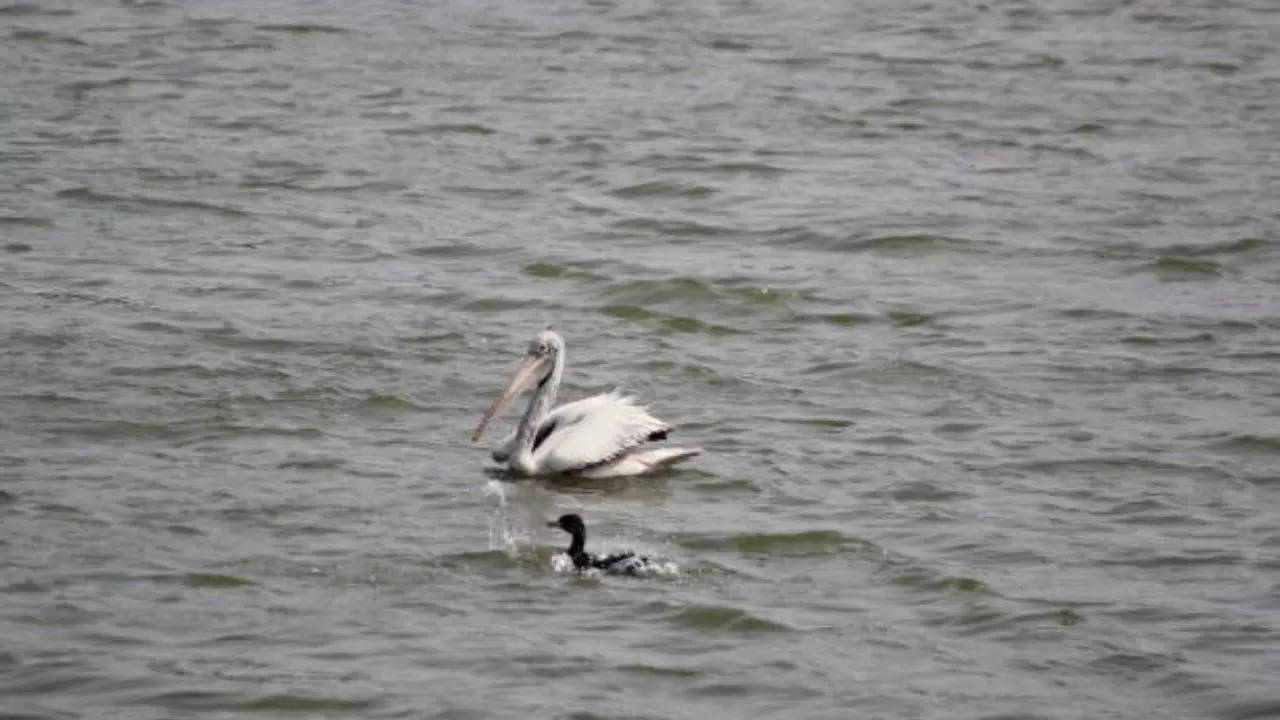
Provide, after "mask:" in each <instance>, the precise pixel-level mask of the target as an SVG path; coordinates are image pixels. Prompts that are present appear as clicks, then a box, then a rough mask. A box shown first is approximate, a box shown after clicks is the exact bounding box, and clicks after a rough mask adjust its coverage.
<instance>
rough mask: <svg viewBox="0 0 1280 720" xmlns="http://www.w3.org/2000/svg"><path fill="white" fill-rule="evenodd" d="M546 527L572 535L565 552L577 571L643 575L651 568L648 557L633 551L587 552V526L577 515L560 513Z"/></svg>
mask: <svg viewBox="0 0 1280 720" xmlns="http://www.w3.org/2000/svg"><path fill="white" fill-rule="evenodd" d="M547 527H558V528H560V529H561V530H564V531H565V532H567V533H569V534H570V535H572V536H573V540H572V541H570V542H569V548H568V549H567V550H565V554H566V555H568V556H569V559H570V560H572V561H573V567H574V568H575V569H576V570H578V571H579V572H582V571H583V570H590V569H592V568H594V569H596V570H599V571H601V572H603V573H606V574H609V575H644V574H646V573H647V572H648V571H649V570H650V569H652V564H651V563H650V561H649V558H648V557H646V556H644V555H637V554H635V553H634V552H620V553H614V554H613V555H605V556H604V557H601V556H599V555H592V554H591V553H589V552H587V551H586V550H585V549H583V546H585V545H586V544H587V526H586V525H585V524H583V522H582V517H581V516H579V515H575V514H573V513H570V514H568V515H561V516H560V518H559V519H558V520H552V521H551V522H548V523H547Z"/></svg>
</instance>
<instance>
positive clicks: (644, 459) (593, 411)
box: [471, 328, 702, 478]
mask: <svg viewBox="0 0 1280 720" xmlns="http://www.w3.org/2000/svg"><path fill="white" fill-rule="evenodd" d="M563 374H564V340H562V339H561V338H560V336H559V335H557V334H556V333H555V332H554V331H552V330H551V329H550V328H547V329H546V330H543V331H542V332H540V333H538V336H537V337H535V338H534V339H533V342H531V343H529V349H528V351H527V352H526V353H525V356H524V360H523V361H522V362H521V363H520V367H518V368H517V369H516V372H515V374H514V375H512V377H511V382H509V383H508V384H507V387H506V389H505V390H503V391H502V393H501V394H499V395H498V398H497V399H496V400H494V401H493V405H492V406H490V408H489V411H488V412H486V413H485V414H484V418H482V419H481V420H480V425H479V426H478V427H477V428H476V431H475V434H474V435H472V436H471V441H472V442H476V441H478V440H479V439H480V438H481V437H482V436H483V435H484V431H485V429H486V428H488V427H489V422H490V421H491V420H493V418H494V417H495V416H497V415H498V413H500V412H502V410H503V409H504V408H506V407H507V405H509V404H510V403H511V401H512V400H514V399H516V398H517V397H519V396H520V394H521V393H523V392H524V391H525V390H526V389H527V388H529V387H530V386H532V385H535V384H536V386H537V389H536V390H534V392H533V398H532V399H530V400H529V407H528V409H527V410H525V411H524V417H523V418H522V419H521V420H520V426H519V427H518V428H517V429H516V431H515V432H514V433H512V434H511V435H510V436H508V437H507V438H506V439H505V440H503V441H502V442H501V443H499V445H498V446H497V447H496V448H494V450H493V459H494V461H495V462H498V463H506V464H507V466H508V467H509V468H510V469H511V471H512V472H513V473H515V474H516V475H558V474H568V475H575V476H577V477H587V478H605V477H619V476H623V475H640V474H642V473H646V472H649V471H650V470H656V469H658V468H662V467H667V466H669V465H674V464H676V463H678V462H680V461H681V460H686V459H688V458H691V457H693V456H694V455H697V454H698V453H700V452H702V448H680V447H665V448H642V447H641V445H643V444H644V443H645V442H646V441H648V440H663V439H666V437H667V432H668V431H669V430H670V428H671V426H670V425H667V424H666V423H665V422H663V421H661V420H659V419H657V418H655V417H653V416H652V415H650V414H649V413H648V411H647V410H646V409H645V408H643V407H640V406H638V405H636V404H635V401H634V399H633V398H630V397H626V396H624V395H622V393H621V392H619V391H618V390H614V391H612V392H608V393H602V394H600V395H595V396H593V397H589V398H583V399H582V400H578V401H577V402H571V403H568V404H565V405H561V406H560V407H558V408H556V409H555V410H551V406H552V405H553V404H554V403H555V401H556V392H557V391H558V390H559V389H560V377H561V375H563Z"/></svg>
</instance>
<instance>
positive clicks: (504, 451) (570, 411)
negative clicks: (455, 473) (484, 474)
mask: <svg viewBox="0 0 1280 720" xmlns="http://www.w3.org/2000/svg"><path fill="white" fill-rule="evenodd" d="M616 392H617V391H614V392H612V393H603V394H600V395H592V396H591V397H587V398H582V399H581V400H574V401H573V402H571V403H565V404H564V405H561V406H560V407H558V408H556V409H555V410H552V411H551V412H549V413H547V416H546V417H544V418H542V422H540V423H538V429H537V431H535V432H534V437H539V436H541V435H542V434H543V433H544V432H546V428H548V427H551V428H554V427H556V426H558V425H560V424H561V423H562V422H564V421H565V419H566V418H570V417H572V418H576V417H579V416H580V415H582V414H584V413H586V412H589V411H590V410H591V408H593V407H595V406H597V405H600V404H601V403H607V402H610V401H611V399H613V396H614V395H615V394H616ZM517 430H519V428H517V429H516V430H512V431H511V432H510V433H508V434H507V436H506V437H504V438H502V441H501V442H499V443H498V444H497V445H494V446H493V451H492V452H493V461H494V462H498V463H504V462H506V461H507V459H508V458H510V457H511V453H512V452H514V451H515V449H516V432H517Z"/></svg>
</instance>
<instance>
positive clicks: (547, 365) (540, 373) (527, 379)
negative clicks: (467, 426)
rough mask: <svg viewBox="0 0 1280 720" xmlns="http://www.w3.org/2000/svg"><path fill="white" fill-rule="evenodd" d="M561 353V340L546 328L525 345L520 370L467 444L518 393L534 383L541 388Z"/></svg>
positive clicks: (482, 432) (473, 439)
mask: <svg viewBox="0 0 1280 720" xmlns="http://www.w3.org/2000/svg"><path fill="white" fill-rule="evenodd" d="M563 354H564V340H562V339H561V338H560V336H559V335H558V334H556V332H555V331H554V330H552V329H551V328H550V327H548V328H547V329H546V330H543V331H542V332H540V333H538V334H537V336H536V337H534V338H533V342H530V343H529V349H528V350H527V351H526V352H525V354H524V359H523V360H521V361H520V367H518V368H516V372H515V374H514V375H512V376H511V381H510V382H508V383H507V387H506V389H504V390H503V391H502V394H500V395H498V399H497V400H494V401H493V405H492V406H490V407H489V411H488V412H486V413H485V414H484V417H483V418H482V419H481V420H480V425H479V426H478V427H477V428H476V431H475V433H474V434H472V436H471V442H475V441H477V440H479V439H480V438H481V436H483V435H484V431H485V429H486V428H488V427H489V423H490V421H492V420H493V419H494V418H495V417H497V415H498V413H500V412H502V410H503V409H504V408H506V407H507V405H508V404H510V403H511V401H512V400H514V399H516V398H518V397H520V393H523V392H524V391H525V390H527V389H528V388H529V387H530V386H532V385H535V384H536V385H537V386H538V387H542V385H543V383H545V382H547V380H549V379H550V378H551V375H552V373H554V372H555V369H556V361H557V360H558V359H559V358H560V357H561V356H562V355H563Z"/></svg>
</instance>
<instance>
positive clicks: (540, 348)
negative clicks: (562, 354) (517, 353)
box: [538, 343, 547, 355]
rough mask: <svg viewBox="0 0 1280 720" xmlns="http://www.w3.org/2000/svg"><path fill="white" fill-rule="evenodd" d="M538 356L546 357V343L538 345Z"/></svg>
mask: <svg viewBox="0 0 1280 720" xmlns="http://www.w3.org/2000/svg"><path fill="white" fill-rule="evenodd" d="M538 354H539V355H546V354H547V344H546V343H538Z"/></svg>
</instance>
